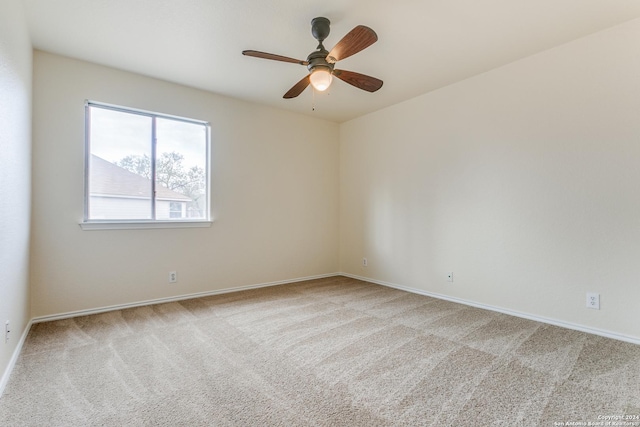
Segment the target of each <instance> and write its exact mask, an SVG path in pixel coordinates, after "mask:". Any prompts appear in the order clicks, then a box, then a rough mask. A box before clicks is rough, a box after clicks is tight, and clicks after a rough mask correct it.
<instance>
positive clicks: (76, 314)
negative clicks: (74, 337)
mask: <svg viewBox="0 0 640 427" xmlns="http://www.w3.org/2000/svg"><path fill="white" fill-rule="evenodd" d="M334 276H340V273H329V274H320V275H317V276H308V277H298V278H296V279H287V280H280V281H276V282H268V283H259V284H257V285H247V286H238V287H235V288H226V289H216V290H214V291H206V292H197V293H193V294H184V295H178V296H174V297H167V298H157V299H151V300H145V301H138V302H134V303H127V304H116V305H110V306H106V307H98V308H90V309H87V310H77V311H69V312H66V313H59V314H52V315H48V316H38V317H34V318H33V319H31V322H32V323H41V322H49V321H52V320H61V319H68V318H71V317H79V316H88V315H91V314H98V313H105V312H108V311H115V310H122V309H125V308H133V307H142V306H145V305H153V304H163V303H167V302H176V301H182V300H186V299H193V298H202V297H208V296H212V295H221V294H228V293H231V292H239V291H246V290H249V289H258V288H266V287H269V286H277V285H286V284H287V283H295V282H303V281H305V280H314V279H324V278H327V277H334Z"/></svg>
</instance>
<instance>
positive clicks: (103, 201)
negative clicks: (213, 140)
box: [84, 101, 209, 224]
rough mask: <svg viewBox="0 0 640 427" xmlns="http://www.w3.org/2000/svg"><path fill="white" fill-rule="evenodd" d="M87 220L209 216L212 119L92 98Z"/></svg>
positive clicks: (170, 219)
mask: <svg viewBox="0 0 640 427" xmlns="http://www.w3.org/2000/svg"><path fill="white" fill-rule="evenodd" d="M85 113H86V167H85V171H86V172H85V192H86V194H85V217H84V224H88V223H166V222H175V223H178V222H181V221H182V222H194V221H196V222H197V221H209V172H208V171H209V125H208V123H206V122H202V121H198V120H192V119H186V118H182V117H174V116H168V115H163V114H158V113H151V112H148V111H141V110H133V109H129V108H125V107H117V106H113V105H107V104H101V103H97V102H92V101H87V103H86V107H85Z"/></svg>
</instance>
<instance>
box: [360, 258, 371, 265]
mask: <svg viewBox="0 0 640 427" xmlns="http://www.w3.org/2000/svg"><path fill="white" fill-rule="evenodd" d="M368 265H369V261H367V259H366V258H362V266H363V267H366V266H368Z"/></svg>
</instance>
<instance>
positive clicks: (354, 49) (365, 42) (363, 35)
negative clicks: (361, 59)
mask: <svg viewBox="0 0 640 427" xmlns="http://www.w3.org/2000/svg"><path fill="white" fill-rule="evenodd" d="M376 41H378V35H377V34H376V32H375V31H373V30H372V29H371V28H369V27H365V26H364V25H358V26H357V27H355V28H354V29H353V30H351V31H349V32H348V33H347V35H346V36H344V37H343V38H342V40H340V41H339V42H338V44H336V45H335V46H334V47H333V49H331V52H329V54H328V55H327V62H329V63H330V64H335V63H336V62H338V61H341V60H343V59H345V58H348V57H350V56H351V55H354V54H356V53H358V52H360V51H361V50H363V49H366V48H367V47H369V46H371V45H372V44H374V43H375V42H376Z"/></svg>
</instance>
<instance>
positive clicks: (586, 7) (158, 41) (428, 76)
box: [24, 0, 640, 122]
mask: <svg viewBox="0 0 640 427" xmlns="http://www.w3.org/2000/svg"><path fill="white" fill-rule="evenodd" d="M24 3H25V7H26V11H27V18H28V22H29V27H30V33H31V37H32V41H33V45H34V47H35V48H37V49H42V50H46V51H49V52H53V53H58V54H61V55H66V56H70V57H74V58H79V59H84V60H87V61H91V62H96V63H99V64H104V65H108V66H112V67H116V68H120V69H123V70H128V71H133V72H136V73H140V74H145V75H148V76H152V77H157V78H160V79H164V80H168V81H172V82H177V83H181V84H184V85H188V86H192V87H196V88H200V89H204V90H208V91H211V92H215V93H219V94H223V95H228V96H231V97H235V98H239V99H243V100H247V101H252V102H257V103H261V104H267V105H271V106H274V107H279V108H284V109H287V110H291V111H297V112H300V113H303V114H309V115H313V116H315V117H319V118H325V119H329V120H332V121H337V122H343V121H346V120H349V119H352V118H354V117H358V116H360V115H363V114H366V113H368V112H371V111H375V110H378V109H380V108H383V107H386V106H389V105H392V104H395V103H398V102H401V101H403V100H406V99H409V98H412V97H415V96H417V95H420V94H423V93H426V92H429V91H432V90H435V89H437V88H440V87H442V86H445V85H448V84H451V83H454V82H456V81H460V80H463V79H466V78H468V77H471V76H473V75H476V74H479V73H482V72H484V71H487V70H490V69H492V68H496V67H499V66H501V65H504V64H507V63H509V62H512V61H514V60H517V59H519V58H523V57H526V56H529V55H532V54H535V53H537V52H540V51H543V50H546V49H549V48H552V47H553V46H557V45H559V44H563V43H566V42H568V41H571V40H574V39H576V38H579V37H582V36H585V35H587V34H591V33H593V32H596V31H599V30H602V29H605V28H609V27H611V26H614V25H616V24H619V23H622V22H625V21H628V20H631V19H634V18H636V17H640V1H638V0H398V1H388V0H322V1H320V0H315V1H311V0H271V1H264V0H24ZM317 16H325V17H327V18H329V19H330V20H331V34H330V35H329V37H328V38H327V40H326V41H325V45H326V47H327V49H328V50H331V47H333V45H334V44H335V43H337V42H338V40H340V38H342V36H344V35H345V34H346V33H347V32H348V31H350V30H351V29H352V28H353V27H355V26H356V25H358V24H363V25H367V26H369V27H371V28H373V29H374V30H375V31H376V33H377V34H378V38H379V40H378V42H377V43H375V44H374V45H372V46H371V47H369V48H367V49H366V50H364V51H362V52H360V53H358V54H357V55H355V56H353V57H350V58H347V59H345V60H344V61H341V62H340V63H339V68H342V69H346V70H350V71H356V72H360V73H363V74H368V75H371V76H374V77H378V78H380V79H382V80H383V81H384V86H383V87H382V89H380V90H379V91H378V92H375V93H368V92H365V91H362V90H359V89H356V88H354V87H352V86H350V85H348V84H346V83H344V82H342V81H340V80H337V79H335V80H334V84H332V86H331V88H330V89H329V91H328V93H321V94H316V95H315V96H314V95H313V93H312V90H311V89H310V88H308V89H306V90H305V91H304V92H303V93H302V95H300V96H299V97H298V98H295V99H293V100H285V99H283V98H282V95H283V94H284V93H285V92H286V91H287V90H288V89H289V88H290V87H291V86H293V85H294V84H295V83H296V82H298V81H299V80H300V79H301V78H302V77H304V76H305V75H306V73H307V70H306V67H303V66H300V65H296V64H290V63H284V62H276V61H268V60H264V59H257V58H251V57H245V56H243V55H242V54H241V52H242V50H245V49H254V50H260V51H264V52H269V53H275V54H279V55H284V56H290V57H294V58H298V59H303V60H304V59H306V57H307V55H308V54H309V53H310V52H311V51H313V50H314V49H315V47H316V45H317V42H316V40H315V39H314V38H313V36H312V35H311V25H310V22H311V19H312V18H314V17H317ZM314 98H315V99H314ZM314 104H315V110H312V107H313V105H314Z"/></svg>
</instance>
